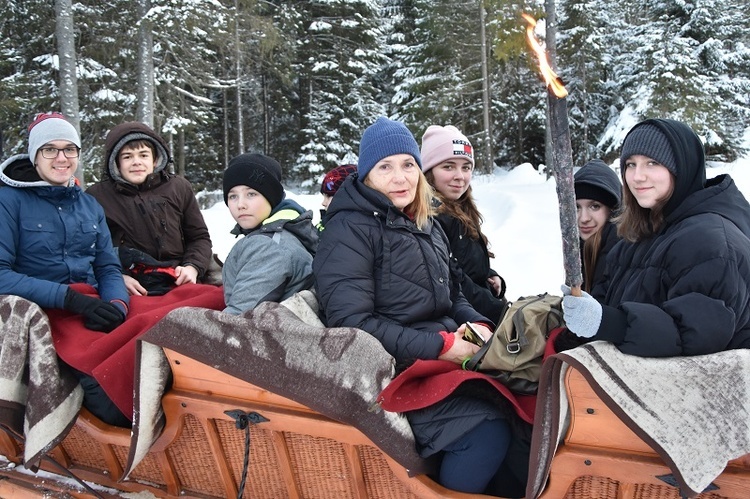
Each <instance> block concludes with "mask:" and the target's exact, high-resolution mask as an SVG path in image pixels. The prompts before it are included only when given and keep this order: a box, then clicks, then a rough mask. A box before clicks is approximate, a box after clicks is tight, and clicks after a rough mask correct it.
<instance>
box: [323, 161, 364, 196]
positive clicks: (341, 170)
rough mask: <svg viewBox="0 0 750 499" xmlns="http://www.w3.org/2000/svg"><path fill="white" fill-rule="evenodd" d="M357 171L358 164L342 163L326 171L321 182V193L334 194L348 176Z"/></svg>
mask: <svg viewBox="0 0 750 499" xmlns="http://www.w3.org/2000/svg"><path fill="white" fill-rule="evenodd" d="M356 171H357V165H340V166H337V167H336V168H334V169H333V170H331V171H329V172H328V173H326V176H325V177H324V178H323V183H321V184H320V193H321V194H327V195H329V196H333V195H334V194H336V191H338V190H339V187H341V184H343V183H344V180H345V179H346V177H348V176H349V175H350V174H352V173H354V172H356Z"/></svg>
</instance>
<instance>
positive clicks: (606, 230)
mask: <svg viewBox="0 0 750 499" xmlns="http://www.w3.org/2000/svg"><path fill="white" fill-rule="evenodd" d="M601 232H602V238H601V240H600V241H599V252H598V253H597V256H596V265H595V266H594V273H593V275H592V278H591V285H590V286H589V287H587V288H586V289H595V288H596V287H597V286H598V285H599V284H601V283H602V282H603V281H604V271H605V269H606V263H607V255H609V253H610V252H611V251H612V248H614V247H615V245H616V244H617V243H618V242H619V241H620V237H619V236H618V235H617V226H616V225H615V224H613V223H612V222H607V223H605V224H604V227H602V229H601ZM585 246H586V243H585V242H584V240H583V239H581V240H580V248H581V268H584V261H585V260H584V258H583V253H584V248H585ZM585 279H586V276H585V275H584V281H585ZM585 284H587V285H588V283H585Z"/></svg>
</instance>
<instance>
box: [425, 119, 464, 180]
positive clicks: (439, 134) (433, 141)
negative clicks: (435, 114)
mask: <svg viewBox="0 0 750 499" xmlns="http://www.w3.org/2000/svg"><path fill="white" fill-rule="evenodd" d="M421 154H422V171H423V172H425V173H427V172H428V171H429V170H430V169H432V168H434V167H436V166H437V165H439V164H440V163H442V162H444V161H447V160H449V159H451V158H457V159H468V160H469V161H471V166H472V167H473V166H474V148H473V147H472V146H471V142H469V139H467V138H466V135H464V134H462V133H461V131H460V130H459V129H458V128H456V127H454V126H453V125H446V126H439V125H432V126H430V127H429V128H427V131H425V133H424V135H422V152H421Z"/></svg>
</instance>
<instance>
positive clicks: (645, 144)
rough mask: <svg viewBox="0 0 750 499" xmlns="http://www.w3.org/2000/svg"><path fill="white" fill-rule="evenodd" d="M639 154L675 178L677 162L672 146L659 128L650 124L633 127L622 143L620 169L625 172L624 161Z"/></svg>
mask: <svg viewBox="0 0 750 499" xmlns="http://www.w3.org/2000/svg"><path fill="white" fill-rule="evenodd" d="M636 154H640V155H643V156H648V157H649V158H651V159H653V160H656V161H658V162H659V163H660V164H662V165H664V167H665V168H666V169H667V170H669V171H670V172H671V173H672V175H674V176H677V161H676V160H675V156H674V151H672V144H671V143H670V142H669V139H668V138H667V136H666V135H664V132H662V131H661V130H660V129H659V127H657V126H656V125H652V124H651V123H645V124H643V125H636V126H635V127H633V128H632V129H631V130H630V132H629V133H628V135H627V136H626V137H625V141H624V142H623V143H622V152H621V153H620V169H621V171H622V172H623V174H624V172H625V161H627V159H628V158H630V157H631V156H634V155H636Z"/></svg>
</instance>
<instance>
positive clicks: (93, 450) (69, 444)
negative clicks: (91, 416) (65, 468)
mask: <svg viewBox="0 0 750 499" xmlns="http://www.w3.org/2000/svg"><path fill="white" fill-rule="evenodd" d="M62 447H63V449H64V450H65V452H66V453H67V454H68V456H69V457H70V460H71V461H72V462H73V464H74V465H75V466H84V467H89V468H94V469H98V470H106V469H107V462H106V461H105V460H104V457H103V456H102V450H101V444H100V443H99V442H98V441H96V440H94V439H93V438H91V437H90V436H89V435H88V434H87V433H86V432H85V431H83V430H81V429H80V428H78V427H76V426H74V427H73V428H71V429H70V433H68V435H67V436H66V437H65V440H64V441H63V443H62Z"/></svg>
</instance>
